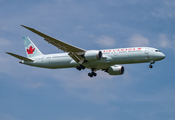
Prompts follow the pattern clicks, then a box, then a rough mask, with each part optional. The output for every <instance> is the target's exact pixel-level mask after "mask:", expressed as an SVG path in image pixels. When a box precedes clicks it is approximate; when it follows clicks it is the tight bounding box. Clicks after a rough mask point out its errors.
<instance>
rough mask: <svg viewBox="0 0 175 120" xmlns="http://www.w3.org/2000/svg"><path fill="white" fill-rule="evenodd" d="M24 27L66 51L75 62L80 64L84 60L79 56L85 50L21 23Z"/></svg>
mask: <svg viewBox="0 0 175 120" xmlns="http://www.w3.org/2000/svg"><path fill="white" fill-rule="evenodd" d="M21 26H23V27H25V28H27V29H28V30H30V31H32V32H34V33H36V34H38V35H39V36H41V37H43V38H44V40H45V41H47V42H48V43H50V44H52V45H54V46H55V47H57V48H58V49H61V50H62V51H64V52H68V53H69V54H68V55H69V56H70V57H72V59H74V60H75V61H76V62H77V63H80V64H82V62H83V61H84V58H83V57H81V55H83V54H84V53H85V52H86V50H84V49H81V48H78V47H75V46H72V45H70V44H67V43H65V42H62V41H61V40H58V39H55V38H53V37H50V36H48V35H46V34H44V33H41V32H39V31H37V30H35V29H33V28H30V27H27V26H24V25H21Z"/></svg>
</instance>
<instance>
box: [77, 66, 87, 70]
mask: <svg viewBox="0 0 175 120" xmlns="http://www.w3.org/2000/svg"><path fill="white" fill-rule="evenodd" d="M76 69H77V70H79V71H80V70H84V69H85V66H83V65H80V66H77V67H76Z"/></svg>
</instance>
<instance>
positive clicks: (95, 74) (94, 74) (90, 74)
mask: <svg viewBox="0 0 175 120" xmlns="http://www.w3.org/2000/svg"><path fill="white" fill-rule="evenodd" d="M91 70H92V72H91V73H88V76H89V77H93V76H94V77H95V76H97V73H95V72H94V70H95V68H92V69H91Z"/></svg>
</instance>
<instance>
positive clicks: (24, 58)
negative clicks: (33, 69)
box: [6, 52, 34, 61]
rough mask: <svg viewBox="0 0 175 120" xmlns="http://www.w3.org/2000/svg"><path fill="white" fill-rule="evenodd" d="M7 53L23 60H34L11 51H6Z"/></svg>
mask: <svg viewBox="0 0 175 120" xmlns="http://www.w3.org/2000/svg"><path fill="white" fill-rule="evenodd" d="M6 53H7V54H9V55H12V56H13V57H16V58H18V59H20V60H24V61H34V60H32V59H29V58H26V57H23V56H20V55H16V54H13V53H10V52H6Z"/></svg>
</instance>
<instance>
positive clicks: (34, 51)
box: [23, 37, 43, 58]
mask: <svg viewBox="0 0 175 120" xmlns="http://www.w3.org/2000/svg"><path fill="white" fill-rule="evenodd" d="M23 40H24V46H25V51H26V55H27V58H32V57H36V56H39V55H43V54H42V53H41V52H40V50H39V49H38V48H37V47H36V46H35V44H34V43H33V42H32V41H31V40H30V39H29V38H28V37H23Z"/></svg>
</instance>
